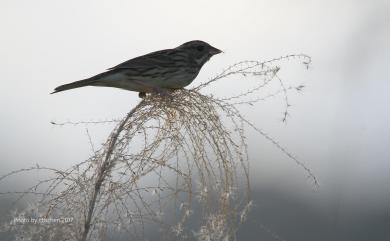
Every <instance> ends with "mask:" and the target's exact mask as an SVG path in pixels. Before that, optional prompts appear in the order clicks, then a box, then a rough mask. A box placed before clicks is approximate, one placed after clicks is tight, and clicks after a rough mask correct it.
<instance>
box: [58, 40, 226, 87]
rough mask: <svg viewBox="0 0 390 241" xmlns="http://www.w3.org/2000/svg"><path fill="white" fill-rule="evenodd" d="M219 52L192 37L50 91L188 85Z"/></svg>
mask: <svg viewBox="0 0 390 241" xmlns="http://www.w3.org/2000/svg"><path fill="white" fill-rule="evenodd" d="M221 52H222V51H220V50H219V49H217V48H214V47H212V46H211V45H209V44H208V43H206V42H203V41H200V40H194V41H190V42H187V43H184V44H182V45H180V46H178V47H176V48H173V49H165V50H160V51H156V52H152V53H149V54H146V55H143V56H139V57H136V58H134V59H130V60H128V61H126V62H123V63H121V64H119V65H117V66H114V67H112V68H109V69H108V70H107V71H106V72H103V73H101V74H98V75H95V76H93V77H91V78H88V79H84V80H79V81H75V82H72V83H69V84H65V85H61V86H58V87H57V88H55V90H54V92H53V93H57V92H61V91H65V90H69V89H74V88H79V87H84V86H105V87H115V88H121V89H125V90H131V91H138V92H140V93H147V92H161V91H164V90H165V89H179V88H183V87H185V86H187V85H189V84H190V83H191V82H192V81H193V80H194V79H195V78H196V76H197V75H198V73H199V71H200V69H201V68H202V66H203V65H204V64H205V63H206V62H207V61H208V60H209V59H210V58H211V57H212V56H213V55H215V54H219V53H221ZM53 93H52V94H53Z"/></svg>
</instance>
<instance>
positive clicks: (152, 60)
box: [108, 49, 179, 70]
mask: <svg viewBox="0 0 390 241" xmlns="http://www.w3.org/2000/svg"><path fill="white" fill-rule="evenodd" d="M177 52H179V51H178V50H176V49H164V50H160V51H156V52H152V53H149V54H146V55H142V56H139V57H136V58H134V59H130V60H127V61H125V62H123V63H121V64H118V65H116V66H114V67H112V68H109V69H108V70H116V69H138V70H142V69H145V68H153V67H165V66H166V67H171V66H172V58H173V55H175V53H177Z"/></svg>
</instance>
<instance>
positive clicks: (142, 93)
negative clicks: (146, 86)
mask: <svg viewBox="0 0 390 241" xmlns="http://www.w3.org/2000/svg"><path fill="white" fill-rule="evenodd" d="M138 97H139V98H141V99H143V98H145V97H146V93H145V92H139V93H138Z"/></svg>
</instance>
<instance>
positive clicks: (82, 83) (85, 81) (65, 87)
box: [50, 78, 96, 94]
mask: <svg viewBox="0 0 390 241" xmlns="http://www.w3.org/2000/svg"><path fill="white" fill-rule="evenodd" d="M95 81H96V80H95V79H92V78H90V79H83V80H79V81H75V82H72V83H69V84H65V85H60V86H58V87H56V88H55V89H54V91H53V92H52V93H50V94H55V93H58V92H61V91H64V90H70V89H75V88H80V87H84V86H88V85H91V84H92V83H93V82H95Z"/></svg>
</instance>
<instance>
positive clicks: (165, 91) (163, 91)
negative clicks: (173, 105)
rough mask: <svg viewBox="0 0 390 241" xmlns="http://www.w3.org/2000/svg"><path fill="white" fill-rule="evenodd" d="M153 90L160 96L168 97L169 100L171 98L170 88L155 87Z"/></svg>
mask: <svg viewBox="0 0 390 241" xmlns="http://www.w3.org/2000/svg"><path fill="white" fill-rule="evenodd" d="M154 92H155V93H157V94H158V95H159V96H161V97H162V98H169V99H170V100H173V96H172V90H170V89H163V88H155V89H154Z"/></svg>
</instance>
